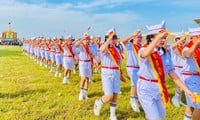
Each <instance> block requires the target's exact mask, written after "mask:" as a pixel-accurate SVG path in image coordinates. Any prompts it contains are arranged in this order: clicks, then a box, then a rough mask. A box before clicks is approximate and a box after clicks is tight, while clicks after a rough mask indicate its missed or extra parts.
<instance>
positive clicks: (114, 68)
mask: <svg viewBox="0 0 200 120" xmlns="http://www.w3.org/2000/svg"><path fill="white" fill-rule="evenodd" d="M101 68H106V69H112V70H117V69H119V68H118V67H109V66H101Z"/></svg>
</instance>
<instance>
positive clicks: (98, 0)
mask: <svg viewBox="0 0 200 120" xmlns="http://www.w3.org/2000/svg"><path fill="white" fill-rule="evenodd" d="M150 1H153V0H94V1H93V2H90V3H78V5H77V6H75V8H80V9H91V8H94V9H96V8H97V7H107V8H110V7H111V8H112V7H116V6H119V5H122V4H129V3H132V4H136V3H146V2H150Z"/></svg>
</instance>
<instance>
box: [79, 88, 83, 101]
mask: <svg viewBox="0 0 200 120" xmlns="http://www.w3.org/2000/svg"><path fill="white" fill-rule="evenodd" d="M78 100H83V92H82V90H81V91H80V93H79V96H78Z"/></svg>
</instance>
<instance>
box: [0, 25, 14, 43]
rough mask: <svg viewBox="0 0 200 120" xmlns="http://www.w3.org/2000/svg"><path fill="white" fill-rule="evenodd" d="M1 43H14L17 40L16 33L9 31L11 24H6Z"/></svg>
mask: <svg viewBox="0 0 200 120" xmlns="http://www.w3.org/2000/svg"><path fill="white" fill-rule="evenodd" d="M1 39H2V41H16V40H17V32H14V31H13V30H12V29H11V23H10V22H9V23H8V29H7V30H6V31H4V32H2V38H1Z"/></svg>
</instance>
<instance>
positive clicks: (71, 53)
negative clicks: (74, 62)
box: [66, 45, 74, 57]
mask: <svg viewBox="0 0 200 120" xmlns="http://www.w3.org/2000/svg"><path fill="white" fill-rule="evenodd" d="M66 48H67V50H68V51H69V54H70V55H71V56H72V57H74V52H73V50H72V45H66Z"/></svg>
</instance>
